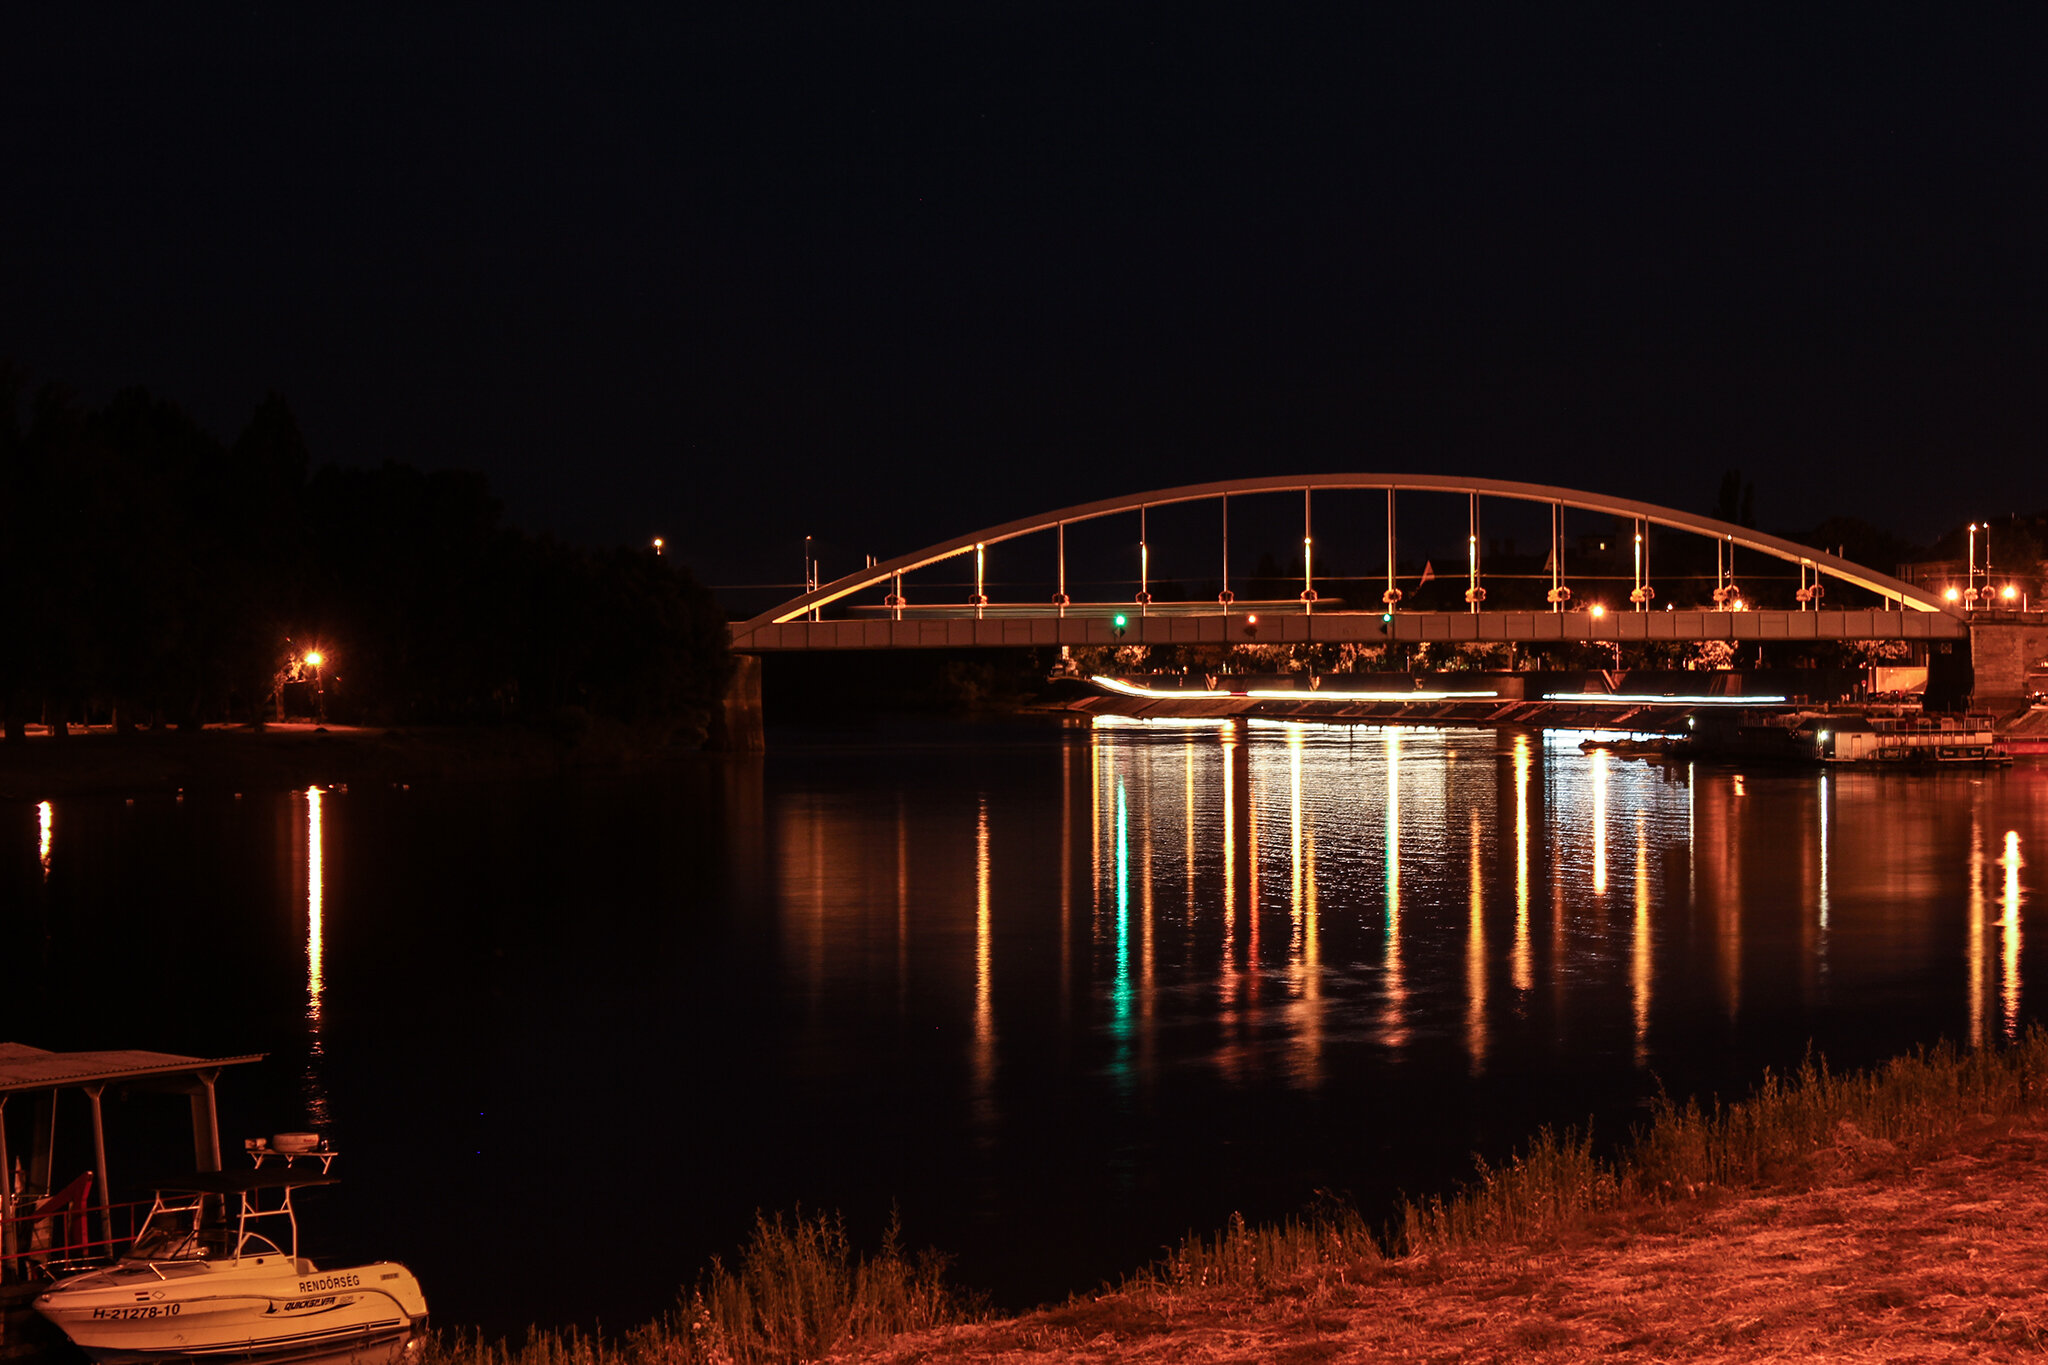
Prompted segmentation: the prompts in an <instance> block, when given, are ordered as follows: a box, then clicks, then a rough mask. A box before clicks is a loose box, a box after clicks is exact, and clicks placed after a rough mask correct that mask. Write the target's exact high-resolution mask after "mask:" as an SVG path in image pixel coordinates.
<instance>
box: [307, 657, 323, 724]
mask: <svg viewBox="0 0 2048 1365" xmlns="http://www.w3.org/2000/svg"><path fill="white" fill-rule="evenodd" d="M326 662H327V656H326V655H325V654H322V653H321V652H320V651H319V650H317V649H309V650H307V651H306V667H308V668H310V669H312V670H313V715H314V716H315V718H317V719H318V720H319V721H321V722H322V723H323V724H324V723H325V722H326V720H327V679H326V676H325V675H324V674H323V673H321V671H320V668H321V665H323V664H325V663H326Z"/></svg>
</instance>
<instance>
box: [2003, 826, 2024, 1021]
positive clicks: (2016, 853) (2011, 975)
mask: <svg viewBox="0 0 2048 1365" xmlns="http://www.w3.org/2000/svg"><path fill="white" fill-rule="evenodd" d="M1998 861H1999V865H2000V866H2001V867H2003V868H2004V869H2005V885H2004V888H2003V890H2002V891H2001V892H2000V895H1999V907H2000V911H2001V914H2000V916H1999V923H2000V926H2001V927H2002V928H2003V930H2004V935H2003V937H2004V948H2005V952H2004V957H2003V961H2002V963H2001V965H2002V967H2003V968H2004V971H2003V973H2002V976H2003V980H2004V986H2005V990H2004V993H2003V996H2002V1003H2003V1004H2004V1006H2005V1037H2006V1041H2007V1042H2011V1041H2012V1040H2013V1039H2015V1038H2018V1037H2019V1035H2020V867H2021V863H2020V832H2019V831H2018V830H2016V829H2009V830H2007V831H2006V832H2005V856H2004V857H2003V858H2000V859H1999V860H1998Z"/></svg>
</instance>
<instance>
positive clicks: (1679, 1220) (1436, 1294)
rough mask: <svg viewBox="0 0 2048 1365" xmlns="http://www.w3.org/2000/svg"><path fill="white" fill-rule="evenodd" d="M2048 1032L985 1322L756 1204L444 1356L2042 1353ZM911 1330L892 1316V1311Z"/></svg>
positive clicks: (578, 1359) (471, 1360) (1543, 1154)
mask: <svg viewBox="0 0 2048 1365" xmlns="http://www.w3.org/2000/svg"><path fill="white" fill-rule="evenodd" d="M2044 1077H2048V1034H2043V1033H2041V1032H2039V1031H2036V1032H2033V1033H2030V1034H2029V1035H2028V1036H2027V1037H2025V1038H2024V1039H2022V1040H2021V1041H2020V1042H2018V1043H2017V1044H2015V1045H2013V1046H2011V1047H2007V1048H2002V1049H1995V1050H1994V1049H1985V1050H1979V1051H1970V1052H1957V1051H1954V1050H1952V1049H1949V1048H1946V1047H1943V1048H1937V1049H1934V1050H1932V1051H1930V1052H1927V1053H1924V1054H1916V1055H1914V1056H1910V1057H1904V1058H1898V1059H1894V1060H1893V1061H1892V1062H1890V1063H1888V1064H1886V1065H1885V1066H1883V1067H1880V1068H1877V1069H1875V1070H1873V1071H1870V1072H1862V1073H1855V1074H1852V1075H1847V1076H1836V1075H1832V1074H1830V1073H1829V1072H1828V1071H1827V1070H1826V1068H1825V1066H1821V1065H1810V1066H1807V1067H1804V1068H1802V1069H1801V1071H1800V1072H1799V1073H1798V1074H1797V1075H1795V1076H1794V1077H1792V1078H1790V1079H1780V1078H1775V1077H1768V1076H1767V1077H1766V1078H1765V1080H1764V1083H1763V1084H1762V1085H1761V1086H1759V1087H1758V1089H1757V1091H1756V1092H1755V1093H1754V1094H1753V1095H1752V1096H1750V1097H1749V1098H1748V1099H1746V1100H1744V1101H1742V1102H1741V1103H1738V1104H1734V1105H1728V1106H1725V1107H1724V1106H1720V1105H1713V1106H1710V1107H1708V1108H1706V1109H1702V1108H1701V1107H1700V1106H1698V1105H1695V1104H1687V1105H1683V1106H1679V1105H1666V1106H1664V1107H1663V1108H1662V1109H1661V1110H1660V1111H1659V1112H1658V1114H1657V1115H1656V1117H1655V1118H1654V1119H1653V1121H1652V1122H1651V1124H1650V1125H1649V1126H1648V1127H1647V1128H1646V1129H1645V1130H1644V1131H1643V1132H1642V1133H1640V1134H1639V1135H1638V1136H1637V1138H1636V1140H1635V1141H1634V1143H1633V1144H1632V1145H1631V1146H1630V1147H1629V1148H1628V1149H1627V1150H1626V1151H1624V1152H1623V1153H1622V1154H1621V1155H1620V1156H1619V1157H1617V1158H1615V1159H1613V1160H1607V1159H1603V1158H1601V1157H1599V1156H1597V1155H1596V1154H1595V1153H1594V1151H1593V1150H1592V1145H1591V1143H1590V1142H1588V1141H1586V1140H1585V1139H1583V1138H1579V1137H1574V1136H1572V1135H1569V1134H1568V1135H1565V1136H1563V1137H1558V1136H1556V1135H1553V1134H1550V1133H1547V1132H1546V1133H1543V1134H1539V1135H1538V1136H1537V1138H1536V1139H1535V1140H1534V1141H1533V1142H1532V1143H1531V1144H1530V1145H1529V1147H1528V1148H1527V1149H1526V1150H1525V1151H1524V1152H1523V1153H1522V1154H1521V1155H1519V1156H1518V1157H1516V1158H1515V1159H1514V1160H1512V1161H1511V1162H1509V1163H1508V1164H1507V1165H1506V1166H1503V1167H1499V1168H1491V1169H1489V1168H1487V1167H1485V1166H1481V1168H1480V1170H1479V1173H1478V1176H1477V1178H1476V1180H1475V1181H1474V1182H1473V1183H1472V1184H1471V1185H1470V1186H1468V1187H1467V1188H1466V1189H1464V1190H1462V1191H1460V1192H1458V1193H1457V1194H1455V1195H1453V1196H1451V1197H1448V1198H1439V1199H1430V1200H1425V1201H1423V1202H1420V1203H1410V1204H1407V1205H1406V1206H1404V1207H1403V1208H1402V1209H1401V1210H1399V1211H1398V1213H1397V1215H1396V1217H1395V1218H1394V1220H1393V1222H1392V1224H1391V1225H1390V1226H1388V1227H1385V1228H1383V1229H1382V1228H1375V1227H1373V1226H1371V1225H1370V1224H1369V1223H1368V1222H1367V1221H1366V1220H1365V1219H1364V1218H1362V1217H1361V1216H1360V1215H1359V1214H1358V1212H1357V1211H1356V1210H1353V1209H1350V1208H1348V1207H1346V1206H1342V1205H1331V1206H1327V1207H1321V1208H1318V1209H1315V1210H1313V1211H1312V1212H1310V1213H1308V1214H1306V1215H1304V1216H1303V1217H1302V1218H1300V1219H1297V1220H1294V1221H1291V1222H1289V1223H1287V1224H1285V1225H1282V1226H1278V1227H1256V1228H1255V1227H1247V1226H1245V1225H1244V1224H1243V1223H1241V1222H1235V1223H1233V1225H1232V1226H1231V1227H1229V1228H1228V1229H1225V1230H1224V1231H1222V1232H1220V1233H1217V1234H1214V1235H1212V1236H1207V1237H1190V1238H1189V1239H1188V1240H1187V1241H1185V1242H1184V1243H1182V1245H1181V1246H1180V1247H1178V1248H1176V1249H1174V1250H1172V1251H1171V1252H1169V1253H1168V1254H1167V1255H1166V1256H1165V1257H1164V1258H1163V1259H1162V1260H1161V1261H1159V1262H1157V1263H1155V1264H1154V1265H1152V1266H1149V1267H1146V1268H1144V1269H1142V1270H1140V1271H1138V1272H1136V1273H1134V1274H1133V1275H1131V1276H1130V1277H1129V1278H1128V1279H1127V1280H1126V1281H1125V1282H1124V1283H1123V1284H1121V1285H1119V1286H1113V1287H1110V1288H1107V1289H1105V1290H1104V1291H1103V1292H1100V1293H1098V1294H1094V1295H1086V1296H1077V1297H1076V1298H1074V1299H1073V1300H1071V1301H1069V1302H1068V1303H1066V1304H1063V1305H1059V1306H1057V1307H1049V1308H1045V1309H1040V1310H1038V1311H1036V1312H1032V1313H1027V1314H1024V1315H1021V1316H1018V1317H1012V1318H1003V1319H986V1318H979V1319H971V1320H970V1316H969V1315H968V1314H967V1313H965V1312H964V1311H963V1310H962V1309H961V1308H960V1306H959V1305H960V1304H961V1302H962V1300H960V1299H959V1298H957V1297H955V1296H952V1295H949V1294H947V1293H946V1292H944V1290H943V1286H942V1285H940V1284H939V1283H938V1282H937V1280H936V1278H935V1275H934V1273H933V1272H932V1271H931V1270H930V1263H928V1262H927V1263H920V1264H919V1265H918V1266H916V1267H913V1266H911V1265H910V1263H908V1262H906V1260H905V1259H904V1257H903V1256H902V1254H901V1252H900V1251H899V1250H898V1248H897V1247H896V1245H895V1243H894V1241H893V1239H892V1240H890V1241H888V1242H886V1243H885V1245H884V1247H883V1248H882V1251H881V1252H880V1254H878V1255H877V1256H876V1257H874V1258H872V1259H862V1258H857V1257H853V1256H851V1255H850V1254H849V1253H848V1252H847V1250H846V1247H845V1244H844V1238H843V1234H841V1233H840V1232H839V1231H838V1225H837V1223H836V1221H834V1220H830V1219H825V1220H818V1221H817V1222H815V1223H810V1224H807V1223H806V1222H805V1221H804V1220H802V1219H798V1220H796V1221H795V1222H794V1223H792V1224H785V1223H784V1222H783V1221H782V1220H781V1219H776V1220H773V1221H772V1222H769V1221H763V1222H762V1223H761V1224H760V1225H759V1226H758V1227H757V1229H756V1234H755V1237H754V1238H753V1240H752V1241H751V1242H750V1243H749V1245H748V1246H747V1247H746V1248H745V1249H744V1250H743V1251H742V1254H741V1256H740V1257H739V1259H738V1263H737V1266H736V1268H735V1269H734V1270H732V1271H730V1272H729V1271H727V1270H726V1269H725V1268H724V1267H723V1266H716V1265H715V1266H714V1267H713V1269H712V1271H711V1273H710V1274H709V1275H708V1276H707V1277H706V1278H705V1280H704V1281H703V1282H702V1283H701V1284H700V1286H699V1287H698V1289H697V1290H696V1292H695V1293H694V1294H693V1295H691V1296H690V1297H689V1298H688V1299H687V1300H686V1301H685V1302H684V1303H683V1304H682V1305H681V1307H679V1309H678V1311H677V1312H675V1313H674V1314H672V1315H670V1316H669V1317H667V1318H664V1319H663V1320H661V1321H659V1322H656V1323H653V1324H649V1325H648V1326H646V1327H643V1328H641V1329H639V1330H637V1331H635V1332H633V1333H630V1334H628V1335H627V1336H626V1337H625V1338H623V1339H621V1340H617V1341H611V1342H607V1341H601V1340H597V1339H593V1338H589V1337H582V1336H578V1335H575V1334H573V1333H572V1334H566V1335H564V1334H541V1335H538V1336H536V1337H535V1338H533V1339H532V1340H530V1341H529V1342H528V1343H527V1344H526V1345H525V1347H524V1348H520V1349H507V1348H506V1347H505V1346H503V1345H498V1346H495V1347H493V1346H490V1345H487V1344H484V1343H480V1342H476V1341H473V1340H472V1341H468V1342H464V1341H461V1340H459V1339H450V1338H445V1337H444V1338H440V1339H437V1341H436V1343H435V1346H434V1348H433V1350H432V1352H431V1353H430V1359H429V1362H428V1365H652V1363H653V1362H663V1363H664V1365H667V1363H668V1362H676V1363H677V1365H682V1363H683V1362H699V1361H701V1362H731V1363H732V1365H754V1363H755V1362H762V1363H764V1365H765V1362H769V1361H794V1360H814V1359H833V1360H845V1361H868V1362H880V1363H882V1365H912V1362H933V1361H963V1362H968V1361H991V1362H1046V1365H1069V1363H1070V1362H1081V1361H1088V1362H1102V1361H1108V1362H1131V1365H1139V1363H1140V1362H1143V1363H1144V1365H1150V1363H1151V1362H1165V1361H1175V1362H1181V1361H1198V1362H1207V1361H1291V1362H1311V1361H1346V1360H1358V1361H1365V1360H1391V1359H1422V1360H1445V1361H1449V1360H1461V1361H1463V1360H1481V1361H1490V1360H1500V1361H1508V1360H1515V1361H1523V1360H1529V1359H1537V1360H1576V1359H1583V1358H1586V1357H1589V1356H1593V1355H1596V1354H1597V1355H1599V1356H1601V1357H1605V1358H1612V1359H1621V1360H1652V1359H1666V1358H1672V1357H1683V1358H1686V1359H1710V1360H1766V1359H1785V1358H1799V1359H1819V1358H1826V1359H1836V1360H1876V1359H1885V1360H1898V1359H1947V1358H1956V1357H1964V1356H1968V1357H1971V1358H1989V1359H2003V1358H2006V1357H2008V1356H2014V1355H2017V1354H2021V1353H2028V1354H2032V1353H2038V1352H2041V1351H2043V1350H2048V1311H2044V1310H2043V1309H2042V1307H2041V1303H2042V1292H2041V1287H2042V1285H2043V1284H2044V1283H2048V1232H2044V1231H2043V1229H2044V1228H2048V1107H2044V1104H2043V1095H2042V1080H2043V1078H2044ZM906 1326H907V1327H908V1328H909V1329H910V1330H904V1328H905V1327H906Z"/></svg>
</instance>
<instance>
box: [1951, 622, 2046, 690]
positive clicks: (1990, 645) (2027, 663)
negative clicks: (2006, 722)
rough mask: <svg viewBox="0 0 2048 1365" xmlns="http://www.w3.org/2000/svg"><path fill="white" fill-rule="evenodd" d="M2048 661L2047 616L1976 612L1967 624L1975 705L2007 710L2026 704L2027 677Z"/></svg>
mask: <svg viewBox="0 0 2048 1365" xmlns="http://www.w3.org/2000/svg"><path fill="white" fill-rule="evenodd" d="M2044 658H2048V613H2041V612H2016V611H2015V612H1979V613H1977V615H1976V616H1974V617H1972V618H1971V620H1970V662H1971V664H1972V665H1973V666H1974V668H1975V670H1976V704H1977V705H1978V706H1984V707H1989V708H1991V709H1993V710H2003V709H2010V708H2012V707H2016V706H2019V705H2021V704H2023V703H2024V702H2025V701H2026V696H2027V674H2028V672H2029V671H2031V670H2032V669H2033V668H2034V666H2035V665H2037V664H2039V663H2041V661H2042V660H2043V659H2044Z"/></svg>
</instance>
